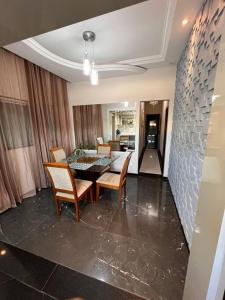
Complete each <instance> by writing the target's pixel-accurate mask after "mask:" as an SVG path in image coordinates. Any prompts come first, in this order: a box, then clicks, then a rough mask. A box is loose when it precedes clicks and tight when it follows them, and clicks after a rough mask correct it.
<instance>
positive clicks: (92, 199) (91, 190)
mask: <svg viewBox="0 0 225 300" xmlns="http://www.w3.org/2000/svg"><path fill="white" fill-rule="evenodd" d="M89 193H90V199H91V203H93V202H94V197H93V187H91V188H90V190H89Z"/></svg>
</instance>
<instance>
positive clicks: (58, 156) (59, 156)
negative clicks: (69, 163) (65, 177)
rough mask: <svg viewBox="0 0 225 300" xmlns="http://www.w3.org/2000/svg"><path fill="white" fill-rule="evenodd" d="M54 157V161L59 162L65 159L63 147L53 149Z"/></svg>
mask: <svg viewBox="0 0 225 300" xmlns="http://www.w3.org/2000/svg"><path fill="white" fill-rule="evenodd" d="M53 154H54V157H55V161H56V162H60V161H63V160H65V159H66V153H65V151H64V149H58V150H55V151H53Z"/></svg>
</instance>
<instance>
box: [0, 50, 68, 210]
mask: <svg viewBox="0 0 225 300" xmlns="http://www.w3.org/2000/svg"><path fill="white" fill-rule="evenodd" d="M55 146H63V147H64V148H65V150H66V151H67V153H69V152H70V151H71V127H70V120H69V104H68V98H67V89H66V82H65V80H63V79H61V78H59V77H57V76H55V75H53V74H51V73H49V72H48V71H46V70H43V69H42V68H40V67H37V66H35V65H33V64H31V63H29V62H26V61H25V60H23V59H22V58H19V57H17V56H16V55H14V54H12V53H10V52H8V51H6V50H3V49H0V212H3V211H4V210H6V209H8V208H10V207H15V206H16V202H21V201H22V199H23V198H25V197H29V196H32V195H34V194H35V193H36V190H37V189H40V188H42V187H46V186H47V181H46V177H45V173H44V169H43V161H47V160H49V159H50V158H49V149H50V148H51V147H55Z"/></svg>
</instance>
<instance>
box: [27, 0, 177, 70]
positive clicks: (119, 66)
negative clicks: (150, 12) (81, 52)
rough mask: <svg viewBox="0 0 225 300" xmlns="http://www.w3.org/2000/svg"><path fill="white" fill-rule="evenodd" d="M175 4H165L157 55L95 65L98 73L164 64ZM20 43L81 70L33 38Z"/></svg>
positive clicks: (76, 64)
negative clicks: (160, 40) (159, 47)
mask: <svg viewBox="0 0 225 300" xmlns="http://www.w3.org/2000/svg"><path fill="white" fill-rule="evenodd" d="M176 4H177V0H168V2H167V12H166V17H165V21H164V28H163V34H162V42H161V49H160V53H159V54H156V55H152V56H146V57H139V58H134V59H128V60H122V61H119V62H117V63H114V64H105V65H96V69H98V70H99V71H100V72H106V71H126V72H134V73H143V72H145V71H146V68H144V65H148V64H153V63H159V62H164V61H165V58H166V53H167V49H168V44H169V39H170V34H171V28H172V24H173V18H174V14H175V10H176ZM22 42H23V43H25V44H26V45H27V46H28V47H30V48H31V49H32V50H34V51H35V52H37V53H38V54H40V55H42V56H43V57H45V58H47V59H49V60H51V61H53V62H55V63H57V64H60V65H62V66H64V67H68V68H72V69H76V70H82V69H83V65H82V64H81V63H77V62H75V61H72V60H69V59H65V58H63V57H61V56H59V55H56V54H54V53H53V52H51V51H49V50H48V49H46V48H45V47H43V46H42V45H41V44H40V43H38V42H37V41H36V40H34V39H33V38H30V39H26V40H23V41H22Z"/></svg>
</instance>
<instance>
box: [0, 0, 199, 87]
mask: <svg viewBox="0 0 225 300" xmlns="http://www.w3.org/2000/svg"><path fill="white" fill-rule="evenodd" d="M202 2H203V1H202V0H189V1H187V0H177V1H176V0H149V1H145V2H143V3H140V4H137V5H133V6H130V7H127V8H123V9H120V10H117V11H114V12H111V13H108V14H105V15H102V16H99V17H95V18H92V19H89V20H86V21H82V22H79V23H76V24H73V25H70V26H67V27H64V28H61V29H58V30H54V31H51V32H48V33H45V34H42V35H39V36H36V37H34V38H33V39H29V40H25V41H21V42H17V43H14V44H11V45H8V46H6V47H5V48H7V49H8V50H10V51H12V52H14V53H16V54H18V55H20V56H22V57H24V58H26V59H28V60H30V61H32V62H34V63H36V64H37V65H40V66H42V67H44V68H45V69H48V70H49V71H51V72H53V73H55V74H57V75H59V76H61V77H63V78H65V79H66V80H68V81H81V80H86V79H87V77H85V76H83V74H82V71H81V70H80V69H81V68H82V64H81V63H82V59H83V50H84V42H83V38H82V33H83V31H85V30H91V31H94V32H95V33H96V41H95V43H94V47H95V62H96V64H97V67H98V69H99V71H100V78H101V77H104V78H105V77H113V76H122V75H127V74H134V73H138V72H139V73H142V72H144V71H145V69H147V68H151V67H157V66H162V65H168V64H170V63H177V61H178V58H179V56H180V54H181V51H182V49H183V48H184V44H185V41H186V39H187V36H188V34H189V32H190V29H191V27H192V25H193V22H194V19H195V17H196V15H197V13H198V11H199V9H200V6H201V4H202ZM184 18H188V19H189V20H190V22H189V23H188V25H186V26H185V27H183V26H182V25H181V22H182V20H183V19H184ZM136 66H140V67H136Z"/></svg>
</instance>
